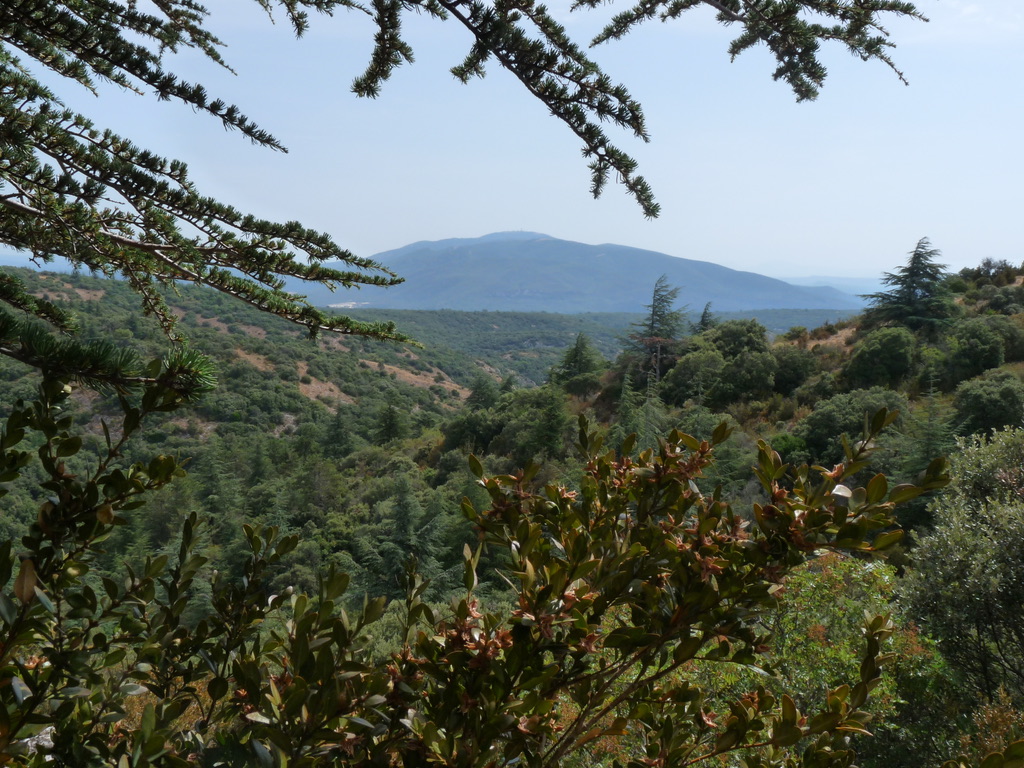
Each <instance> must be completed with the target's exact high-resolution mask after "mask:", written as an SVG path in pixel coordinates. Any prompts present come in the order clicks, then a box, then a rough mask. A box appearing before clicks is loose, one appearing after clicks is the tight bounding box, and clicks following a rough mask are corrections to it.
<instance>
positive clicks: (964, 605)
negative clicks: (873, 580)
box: [904, 428, 1024, 707]
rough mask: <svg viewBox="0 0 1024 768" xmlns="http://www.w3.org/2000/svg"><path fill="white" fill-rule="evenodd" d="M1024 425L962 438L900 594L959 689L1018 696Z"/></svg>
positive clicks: (1023, 628) (1022, 631) (990, 696)
mask: <svg viewBox="0 0 1024 768" xmlns="http://www.w3.org/2000/svg"><path fill="white" fill-rule="evenodd" d="M1022 466H1024V431H1022V430H1021V429H1019V428H1017V429H1010V430H1005V431H997V432H995V433H993V434H992V435H991V436H990V437H982V436H976V437H972V438H969V439H963V440H961V441H960V442H959V443H958V445H957V450H956V451H954V452H953V453H952V467H951V478H952V482H951V484H950V487H949V489H948V491H947V492H946V493H945V494H944V495H943V496H942V497H941V498H940V499H939V500H937V501H936V502H934V504H933V509H934V513H935V529H934V530H933V531H932V532H931V533H929V534H927V535H925V536H923V537H922V538H921V540H920V542H919V544H918V546H917V548H916V549H915V552H914V555H915V569H914V571H913V572H912V573H911V574H910V576H909V577H908V579H907V581H906V584H905V589H904V593H905V595H904V599H905V600H906V602H907V604H908V606H909V610H910V611H911V612H912V614H913V615H915V616H918V617H920V619H921V621H922V622H923V623H924V625H925V626H926V627H927V628H928V629H929V630H930V631H931V632H932V633H934V635H935V637H937V638H939V640H940V641H941V643H942V646H941V647H942V649H943V654H944V655H945V656H946V658H947V659H948V660H949V662H950V663H951V664H952V665H953V667H954V669H955V670H956V672H957V673H958V675H959V676H960V677H961V679H962V681H963V685H964V687H965V693H969V695H971V696H974V697H982V698H984V699H987V700H989V701H994V700H995V699H996V698H997V694H998V692H999V691H1000V689H1004V690H1005V691H1007V692H1008V693H1009V694H1010V695H1011V697H1012V699H1013V701H1014V702H1015V703H1016V705H1017V706H1018V707H1020V706H1021V705H1022V703H1024V680H1022V678H1021V673H1020V670H1021V669H1022V668H1024V641H1022V638H1024V621H1022V618H1021V612H1020V610H1019V607H1020V605H1021V602H1022V601H1024V579H1022V576H1021V574H1022V572H1024V570H1022V561H1021V557H1022V555H1021V553H1022V552H1024V503H1022V500H1024V476H1022V471H1021V467H1022Z"/></svg>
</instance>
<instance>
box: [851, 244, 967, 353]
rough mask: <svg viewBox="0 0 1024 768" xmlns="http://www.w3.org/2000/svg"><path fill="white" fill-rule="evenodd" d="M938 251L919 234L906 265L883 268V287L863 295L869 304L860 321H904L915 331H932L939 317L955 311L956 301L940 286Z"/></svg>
mask: <svg viewBox="0 0 1024 768" xmlns="http://www.w3.org/2000/svg"><path fill="white" fill-rule="evenodd" d="M941 255H942V252H941V251H940V250H939V249H938V248H933V247H932V244H931V242H930V241H929V240H928V238H927V237H922V238H921V239H920V240H919V241H918V243H917V247H915V248H914V250H913V251H911V252H910V258H909V259H908V260H907V263H906V266H903V267H899V268H898V269H897V270H896V271H895V272H886V273H885V277H884V278H883V279H882V282H883V283H885V285H887V286H890V288H889V290H887V291H880V292H878V293H872V294H869V295H867V296H865V297H864V298H866V299H867V300H868V301H869V302H870V303H871V306H870V307H869V308H868V310H867V311H866V312H865V313H864V323H863V324H864V325H865V326H867V327H874V326H879V325H891V324H896V325H905V326H906V327H907V328H910V329H911V330H915V331H918V330H920V331H923V332H925V333H926V334H927V335H934V333H935V332H936V331H937V329H938V328H939V327H940V326H941V325H942V323H943V321H944V320H946V319H948V318H949V317H951V316H952V315H953V314H955V312H956V305H955V304H954V303H953V300H952V298H951V297H950V296H949V291H948V290H946V289H945V288H944V285H943V282H944V280H945V277H946V271H945V269H946V265H945V264H939V263H938V262H937V259H938V258H939V257H940V256H941Z"/></svg>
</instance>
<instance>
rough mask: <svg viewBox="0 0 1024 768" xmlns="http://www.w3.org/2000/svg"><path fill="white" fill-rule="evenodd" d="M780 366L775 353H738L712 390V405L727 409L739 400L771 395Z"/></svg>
mask: <svg viewBox="0 0 1024 768" xmlns="http://www.w3.org/2000/svg"><path fill="white" fill-rule="evenodd" d="M723 325H725V323H723ZM777 367H778V364H777V363H776V362H775V357H774V356H773V355H772V354H771V352H748V353H741V354H738V355H737V356H736V357H734V358H732V359H731V360H729V362H727V363H726V364H725V367H724V368H723V369H722V374H721V377H720V378H719V380H718V384H716V385H715V387H714V388H713V389H712V390H711V392H710V393H709V396H708V405H710V406H711V407H712V408H724V407H725V406H726V405H728V404H729V403H735V402H737V401H739V400H756V399H758V398H761V397H767V396H768V395H770V394H771V392H772V389H773V388H774V386H775V371H776V369H777Z"/></svg>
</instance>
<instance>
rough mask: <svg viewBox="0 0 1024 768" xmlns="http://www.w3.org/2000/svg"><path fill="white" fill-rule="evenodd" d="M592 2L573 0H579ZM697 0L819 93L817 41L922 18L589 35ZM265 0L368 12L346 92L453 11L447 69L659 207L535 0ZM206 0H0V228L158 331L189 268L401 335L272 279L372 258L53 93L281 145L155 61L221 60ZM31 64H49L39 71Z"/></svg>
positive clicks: (373, 275) (628, 101) (795, 81)
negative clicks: (644, 25)
mask: <svg viewBox="0 0 1024 768" xmlns="http://www.w3.org/2000/svg"><path fill="white" fill-rule="evenodd" d="M597 4H598V3H597V0H583V2H581V3H580V4H579V5H580V6H583V7H586V6H596V5H597ZM702 4H707V5H711V6H712V7H714V8H715V9H716V10H718V12H719V13H718V20H719V21H720V22H721V23H723V24H725V25H738V27H739V30H740V32H739V35H738V37H737V38H736V39H735V40H734V41H733V43H732V46H731V49H730V53H731V54H732V55H734V56H735V55H737V54H739V53H741V52H742V51H744V50H746V49H748V48H751V47H754V46H757V45H760V44H762V43H763V44H765V45H766V47H767V48H768V49H769V50H770V51H772V53H773V54H774V55H775V57H776V59H777V60H778V62H779V67H778V69H776V71H775V74H774V76H775V78H776V79H784V80H786V81H787V82H788V83H789V84H790V85H791V86H792V88H793V90H794V92H795V94H796V96H797V98H798V99H801V100H802V99H810V98H814V96H815V95H816V94H817V89H818V87H819V86H820V85H821V84H822V82H823V81H824V77H825V69H824V67H823V66H822V65H821V63H820V62H819V61H818V56H817V52H818V47H819V44H820V42H821V41H824V40H832V41H837V42H840V43H842V44H844V45H845V46H846V47H847V48H848V49H849V50H851V51H852V52H853V53H855V54H858V55H860V56H861V57H862V58H864V59H870V58H874V59H878V60H880V61H882V62H884V63H886V64H887V65H889V66H890V67H892V68H893V69H894V70H895V67H894V65H893V62H892V61H891V59H890V58H889V56H888V53H887V48H888V47H889V46H891V43H889V42H888V40H887V33H886V32H885V30H884V29H883V28H882V26H881V24H880V20H879V16H881V15H882V14H886V13H889V14H895V15H897V16H910V17H916V18H922V17H921V15H920V14H919V13H918V12H917V10H916V9H915V8H914V6H913V5H911V4H910V3H907V2H903V0H872V2H871V3H868V4H865V3H863V2H860V0H858V1H857V2H855V3H854V2H851V1H850V0H842V1H841V2H836V3H827V4H822V3H821V2H819V1H818V0H800V1H799V2H788V1H787V2H781V1H780V0H768V1H767V2H766V0H758V2H756V3H755V2H753V0H734V1H733V2H730V3H728V4H722V3H720V2H718V1H717V0H694V1H693V2H685V3H681V4H680V3H675V2H673V0H656V1H655V2H654V3H653V4H652V3H650V2H647V1H646V0H645V1H644V2H642V3H638V4H637V5H636V6H635V7H633V8H631V9H629V10H627V11H625V12H623V13H621V14H619V15H618V16H616V17H615V19H614V20H613V21H612V22H611V23H610V24H609V25H608V26H607V27H606V28H605V29H604V30H603V31H602V32H601V34H600V35H598V37H597V38H596V40H595V41H594V42H595V43H598V42H604V41H608V40H611V39H614V38H618V37H621V36H623V35H624V34H626V33H627V32H629V31H630V30H631V29H632V28H633V27H635V26H636V25H637V24H639V23H640V22H642V21H645V20H647V19H650V18H652V17H653V16H655V15H659V14H663V15H664V17H665V18H669V17H675V16H678V15H680V14H681V13H682V12H683V11H685V10H689V9H690V8H692V7H695V6H698V5H702ZM260 5H261V6H262V7H263V9H264V10H265V11H266V12H268V13H269V12H270V11H271V10H272V9H273V8H274V6H275V5H278V6H280V7H281V8H282V9H283V11H284V13H285V14H286V15H287V18H288V20H289V22H290V23H291V25H292V27H293V28H294V30H295V32H296V34H299V35H301V34H302V33H303V32H304V31H305V30H306V29H307V28H308V26H309V23H310V21H309V18H308V11H309V10H314V11H318V12H321V13H325V14H331V13H333V12H334V11H335V10H339V9H356V10H360V11H363V12H365V13H368V14H370V15H371V16H372V17H373V18H374V20H375V23H376V24H377V26H378V27H379V33H378V34H377V35H376V38H375V47H374V50H373V52H372V55H371V58H370V63H369V65H368V67H367V69H366V71H365V73H364V74H363V75H362V76H360V77H358V78H357V79H356V80H355V82H354V83H353V90H354V91H355V93H356V94H358V95H361V96H369V97H372V96H376V95H377V94H378V93H379V91H380V88H381V86H382V84H383V82H384V81H385V80H387V79H388V77H390V75H391V74H392V72H393V71H394V70H395V68H396V67H398V66H400V65H401V64H403V63H405V62H408V61H411V60H412V51H411V49H410V48H409V46H408V44H407V43H406V42H405V41H404V40H403V39H402V38H401V34H400V27H401V21H402V14H403V13H410V12H426V13H428V14H430V15H432V16H434V17H435V18H438V19H450V20H453V21H455V22H458V23H459V24H461V25H463V26H464V27H465V28H466V29H467V30H468V31H469V33H470V34H471V36H472V39H473V41H474V42H473V44H472V46H471V48H470V50H469V53H468V55H467V56H466V57H465V59H464V60H463V61H462V63H461V64H460V65H458V66H456V67H454V68H453V70H452V71H453V73H454V74H455V75H456V77H458V78H459V79H461V80H463V81H467V80H469V79H471V78H474V77H479V76H483V74H484V71H485V65H486V64H487V62H488V61H489V60H495V61H497V62H498V64H499V65H500V66H502V67H505V68H507V69H509V70H510V71H511V72H512V73H513V74H514V75H515V76H516V77H517V78H518V79H519V80H520V81H521V82H522V83H523V85H524V86H525V87H526V89H527V90H528V91H529V92H530V93H531V94H532V95H534V96H535V97H537V98H538V99H540V100H541V101H542V102H543V103H544V104H545V106H546V107H547V108H548V109H549V110H550V111H551V113H552V114H553V115H555V116H556V117H557V118H559V119H560V120H561V121H563V122H564V123H566V124H567V125H568V127H569V128H570V129H571V130H572V131H573V132H574V133H575V134H576V135H577V136H578V137H579V138H580V140H581V141H582V142H583V146H584V154H585V155H586V156H587V157H589V158H591V163H590V168H591V171H592V189H593V192H594V194H599V193H600V191H601V190H602V188H603V187H604V186H605V183H606V181H607V179H608V177H609V175H612V174H614V175H615V176H616V177H617V178H619V179H621V181H622V183H623V185H624V186H625V187H626V189H627V190H628V192H629V193H630V194H631V195H633V196H634V197H635V198H636V199H637V201H638V202H639V203H640V205H641V206H642V208H643V211H644V213H645V214H646V215H648V216H655V215H657V213H658V206H657V204H656V203H655V202H654V200H653V197H652V194H651V190H650V188H649V187H648V185H647V182H646V181H645V180H644V179H643V177H642V176H639V175H637V174H636V162H635V161H634V160H633V159H632V158H631V157H629V156H628V155H626V154H625V153H624V152H622V151H621V150H620V149H618V148H617V147H615V146H614V145H612V144H611V143H610V141H609V139H608V137H607V136H606V134H605V132H604V130H603V128H602V125H603V124H604V123H611V124H613V125H615V126H617V127H619V128H624V129H626V130H628V131H631V132H632V133H634V134H635V135H636V136H638V137H640V138H642V139H644V140H646V139H647V129H646V125H645V122H644V116H643V112H642V110H641V108H640V105H639V104H638V103H637V102H636V101H635V100H634V99H633V98H632V96H631V95H630V94H629V92H628V91H627V90H626V89H625V87H623V86H622V85H619V84H615V83H614V82H613V81H612V80H611V79H610V78H609V77H608V76H607V75H606V74H605V73H604V72H603V71H602V70H601V69H600V67H598V66H597V64H596V63H595V62H593V61H592V60H591V59H590V58H589V57H588V56H587V55H586V54H585V53H584V52H583V50H582V49H581V48H580V47H579V46H578V45H577V44H576V43H574V42H573V41H572V40H571V39H570V38H569V37H568V35H567V33H566V30H565V28H564V27H563V26H561V25H560V24H558V23H557V22H556V21H555V20H554V18H553V17H552V16H551V15H550V14H549V13H548V12H547V10H546V9H545V8H544V7H543V6H540V5H534V4H533V3H532V2H528V3H527V4H526V5H525V6H523V5H522V4H521V3H513V4H507V3H497V2H494V3H481V4H478V5H474V6H473V7H472V8H470V7H469V6H466V5H464V4H461V3H459V2H456V0H414V1H412V2H408V3H403V4H398V3H390V2H383V3H375V4H373V6H372V9H371V8H368V7H365V6H363V5H361V4H359V3H356V2H351V1H350V0H278V2H277V3H274V2H273V0H260ZM207 14H208V11H207V10H206V9H205V8H204V7H202V6H201V5H199V4H197V3H195V2H193V0H161V2H159V3H153V4H150V5H147V6H146V7H145V9H143V8H140V7H139V6H138V4H137V3H136V2H134V0H125V1H123V2H118V1H117V0H104V1H103V2H98V1H97V0H83V1H82V2H75V3H73V4H71V3H60V2H56V0H10V1H8V2H4V3H2V4H0V124H2V126H3V127H2V129H0V211H2V214H3V215H2V217H0V244H3V245H8V246H12V247H14V248H18V249H23V250H26V251H28V252H30V253H31V254H32V255H33V256H34V257H35V258H37V259H38V260H40V261H44V262H45V261H47V260H49V259H51V258H52V257H54V256H63V257H66V258H68V259H70V260H71V261H72V263H74V264H76V265H79V266H83V267H87V268H89V269H93V270H97V271H99V272H102V273H104V274H108V275H113V274H120V275H122V276H123V277H124V278H125V279H126V280H127V281H128V282H129V283H130V284H131V285H132V286H133V287H134V288H135V289H136V290H137V291H138V292H139V293H140V294H141V296H142V299H143V303H144V307H145V310H146V312H147V313H152V314H154V315H156V317H157V318H159V319H160V321H161V322H162V323H163V324H164V325H165V327H166V328H167V330H168V332H172V329H173V324H174V318H173V315H172V314H171V313H170V312H168V311H167V308H166V306H165V304H164V301H163V298H162V293H163V291H164V289H166V287H167V286H168V285H169V284H172V283H174V282H178V281H184V282H195V283H200V284H205V285H208V286H211V287H213V288H216V289H217V290H220V291H223V292H224V293H226V294H228V295H230V296H233V297H235V298H238V299H240V300H242V301H245V302H248V303H250V304H253V305H255V306H257V307H259V308H261V309H264V310H266V311H268V312H271V313H274V314H277V315H281V316H283V317H286V318H288V319H290V320H293V321H295V322H297V323H300V324H301V325H303V326H305V327H306V328H307V329H308V330H309V332H310V333H311V334H316V333H317V332H319V331H322V330H330V331H336V332H341V333H355V334H362V335H368V336H374V337H379V338H389V337H395V336H396V332H395V329H394V327H393V326H391V325H389V324H379V325H378V324H367V323H360V322H356V321H354V320H352V319H350V318H345V317H336V316H330V315H328V314H326V313H324V312H322V311H320V310H319V309H316V308H315V307H312V306H310V305H309V304H308V303H306V302H305V301H304V300H303V299H302V298H301V297H300V296H297V295H295V294H291V293H288V292H287V291H285V290H284V289H283V285H284V283H283V280H284V279H285V278H301V279H304V280H311V281H315V282H319V283H324V284H327V285H331V286H342V287H351V286H354V285H392V284H394V283H395V282H397V281H398V278H397V277H396V276H395V275H393V274H392V273H390V272H389V271H388V270H386V269H385V268H384V267H382V266H381V265H379V264H376V263H374V262H373V261H370V260H367V259H363V258H359V257H357V256H355V255H354V254H352V253H350V252H349V251H347V250H345V249H343V248H342V247H340V246H339V245H338V244H336V243H335V242H334V241H333V240H332V239H331V238H330V237H328V236H327V235H325V234H323V233H320V232H316V231H314V230H311V229H308V228H306V227H304V226H302V225H301V224H299V223H296V222H287V223H279V222H272V221H265V220H261V219H258V218H256V217H254V216H251V215H248V214H245V213H243V212H241V211H238V210H236V209H235V208H233V207H232V206H230V205H229V204H227V203H224V202H221V201H218V200H215V199H213V198H210V197H208V196H206V195H204V194H202V192H201V191H200V190H199V189H198V188H197V187H196V186H195V185H194V184H193V183H192V181H191V180H190V178H189V174H188V169H187V168H186V166H185V164H183V163H181V162H180V161H177V160H173V159H168V158H164V157H162V156H161V155H160V154H159V153H156V152H153V151H150V150H149V149H146V148H143V147H140V146H138V145H137V144H136V143H135V142H133V141H132V140H131V139H130V138H128V137H123V136H119V135H117V134H115V133H113V132H111V131H109V130H106V129H104V128H103V127H102V126H99V125H97V124H95V123H94V122H93V121H92V120H91V119H90V118H89V117H87V116H85V115H82V114H79V113H77V112H75V111H73V110H71V109H68V108H66V107H65V105H64V103H63V102H62V100H61V96H60V84H74V85H81V86H84V87H86V88H89V89H93V88H94V83H95V82H96V81H99V80H104V81H109V82H112V83H114V84H116V85H119V86H121V87H124V88H126V89H129V90H135V91H138V92H142V91H145V90H152V91H155V93H156V95H157V97H158V98H160V99H173V100H176V101H180V102H183V103H185V104H186V105H189V106H190V107H192V108H193V109H194V110H196V111H198V112H202V113H205V114H207V115H209V116H212V117H214V118H216V119H219V120H221V121H222V122H223V124H224V125H225V126H226V127H228V128H232V129H235V130H238V131H239V132H240V133H241V134H242V135H243V136H245V137H246V138H248V139H250V140H251V141H253V142H255V143H257V144H260V145H262V146H265V147H268V148H271V149H279V150H280V149H283V145H282V144H281V143H280V142H279V140H278V139H277V138H275V137H274V136H272V135H271V134H269V133H267V132H266V131H264V130H263V129H261V128H260V127H259V126H258V125H256V124H255V123H254V122H253V121H251V120H250V119H249V118H248V117H246V116H245V115H244V114H243V113H242V112H241V111H240V110H239V108H238V107H236V106H234V105H230V104H229V102H228V101H227V100H226V99H224V98H221V97H219V96H214V95H212V94H208V93H207V91H206V89H205V88H204V87H203V86H202V85H201V84H199V83H194V82H188V81H186V80H184V79H182V78H181V77H180V76H179V75H178V74H177V73H175V72H173V71H170V70H169V69H168V68H167V67H166V60H165V55H166V54H168V53H170V52H177V51H181V50H183V49H192V50H194V51H196V52H197V53H199V54H201V55H203V56H205V57H206V58H208V59H209V60H211V61H212V62H214V63H216V64H218V65H223V66H227V63H226V62H225V60H224V59H223V58H222V57H221V46H222V45H223V43H222V42H221V41H220V40H218V39H217V38H216V37H215V36H214V35H213V33H212V32H211V31H210V30H209V29H208V28H207V27H206V25H205V24H206V21H207ZM823 20H827V22H829V23H822V22H823ZM37 70H48V72H47V75H46V77H45V78H43V77H40V76H38V75H37V74H36V71H37ZM896 72H897V74H898V75H899V76H900V77H901V78H902V75H901V74H900V73H899V72H898V70H896ZM53 83H57V85H53ZM326 260H339V261H341V262H342V263H343V265H344V267H343V268H342V269H340V270H336V269H329V268H327V267H324V266H323V262H325V261H326ZM0 300H3V301H4V302H5V303H7V304H8V305H10V306H12V307H15V308H17V309H19V310H24V311H27V312H29V313H31V314H34V315H37V316H39V317H42V318H44V319H46V320H47V321H49V322H51V323H53V324H54V325H55V326H56V327H57V328H58V329H60V330H70V329H71V328H73V326H74V320H73V318H72V317H71V316H70V315H69V313H68V312H67V311H66V310H64V309H62V308H61V307H59V306H56V305H54V304H52V303H50V302H47V301H44V300H41V299H37V298H35V297H33V296H31V295H29V294H28V293H27V292H26V291H25V290H23V288H22V287H21V286H20V285H19V284H18V282H17V281H16V280H14V279H11V278H10V277H8V276H6V275H4V274H2V273H0ZM9 340H10V339H9V338H3V339H0V341H3V342H8V341H9ZM6 346H7V345H6V343H5V344H0V351H2V352H4V353H6ZM93 351H94V352H98V350H93Z"/></svg>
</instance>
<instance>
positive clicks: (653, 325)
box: [629, 275, 686, 383]
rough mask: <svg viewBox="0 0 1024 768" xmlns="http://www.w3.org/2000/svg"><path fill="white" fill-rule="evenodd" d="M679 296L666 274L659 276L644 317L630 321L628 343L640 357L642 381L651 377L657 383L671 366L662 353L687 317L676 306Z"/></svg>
mask: <svg viewBox="0 0 1024 768" xmlns="http://www.w3.org/2000/svg"><path fill="white" fill-rule="evenodd" d="M678 297H679V288H678V287H677V286H676V287H673V286H671V285H669V283H668V275H662V276H661V277H659V278H658V279H657V281H655V283H654V290H653V291H652V292H651V303H650V304H647V305H645V307H644V309H646V310H647V313H646V314H645V316H644V319H643V320H641V321H640V322H638V323H634V324H633V332H632V333H631V334H630V335H629V339H630V346H631V347H632V349H633V351H634V352H636V353H638V354H640V355H641V356H642V358H643V359H642V360H641V361H640V364H639V367H640V373H641V375H642V376H643V377H644V379H645V380H646V378H648V377H650V378H653V379H654V382H655V383H657V382H659V381H660V380H661V376H662V374H663V373H665V371H666V370H667V369H668V368H669V367H671V366H669V365H668V364H667V361H666V360H665V359H664V356H665V352H666V349H667V347H670V346H671V344H672V342H673V341H675V340H676V339H677V338H678V337H679V335H680V333H681V332H682V330H683V325H684V323H685V319H686V313H685V311H684V310H683V309H676V308H675V305H676V299H677V298H678Z"/></svg>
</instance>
